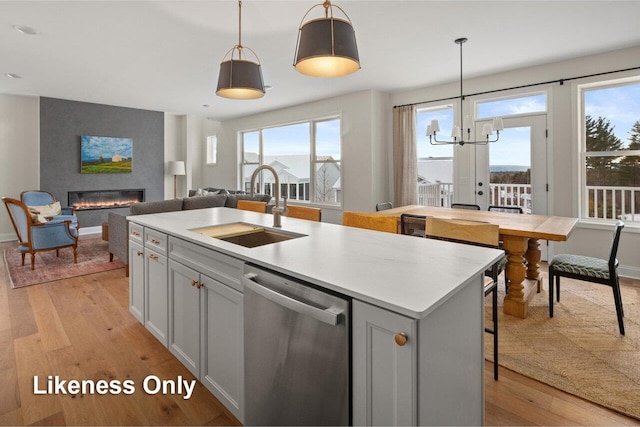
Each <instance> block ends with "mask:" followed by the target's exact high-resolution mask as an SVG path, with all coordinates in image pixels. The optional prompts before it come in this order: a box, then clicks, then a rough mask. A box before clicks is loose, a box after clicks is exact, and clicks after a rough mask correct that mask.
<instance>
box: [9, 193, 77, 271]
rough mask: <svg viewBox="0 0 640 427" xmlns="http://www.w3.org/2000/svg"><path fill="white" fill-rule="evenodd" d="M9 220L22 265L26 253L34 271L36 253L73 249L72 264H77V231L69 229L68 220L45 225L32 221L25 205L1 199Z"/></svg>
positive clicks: (48, 222) (53, 221)
mask: <svg viewBox="0 0 640 427" xmlns="http://www.w3.org/2000/svg"><path fill="white" fill-rule="evenodd" d="M2 201H3V202H4V204H5V206H6V208H7V212H8V213H9V218H10V219H11V223H12V224H13V228H14V229H15V231H16V235H17V236H18V245H19V247H18V249H19V251H20V253H21V255H22V265H24V258H25V255H26V254H27V253H29V254H31V269H32V270H34V269H35V262H36V253H37V252H43V251H50V250H54V249H55V251H56V256H57V255H59V250H60V249H62V248H73V262H74V263H75V264H77V263H78V230H77V228H73V227H71V221H70V220H65V221H62V220H56V219H54V220H51V221H47V222H45V223H37V222H35V221H34V219H33V217H32V215H31V213H30V212H29V208H28V207H27V205H25V204H24V203H22V202H21V201H19V200H16V199H11V198H9V197H3V198H2Z"/></svg>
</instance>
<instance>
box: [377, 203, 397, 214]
mask: <svg viewBox="0 0 640 427" xmlns="http://www.w3.org/2000/svg"><path fill="white" fill-rule="evenodd" d="M391 208H393V203H391V202H380V203H376V212H379V211H385V210H387V209H391Z"/></svg>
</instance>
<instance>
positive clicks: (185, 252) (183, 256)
mask: <svg viewBox="0 0 640 427" xmlns="http://www.w3.org/2000/svg"><path fill="white" fill-rule="evenodd" d="M168 250H169V258H171V259H173V260H176V261H178V262H179V263H181V264H184V265H186V266H188V267H191V268H193V269H194V270H197V271H199V272H200V273H202V274H205V275H207V276H209V277H211V278H213V279H216V280H219V281H220V282H222V283H224V284H225V285H227V286H230V287H232V288H233V289H235V290H237V291H240V292H242V285H241V283H240V276H241V275H242V266H243V261H241V260H239V259H237V258H233V257H230V256H228V255H224V254H221V253H219V252H216V251H214V250H211V249H207V248H204V247H202V246H199V245H196V244H193V243H190V242H187V241H185V240H182V239H178V238H176V237H173V236H169V249H168Z"/></svg>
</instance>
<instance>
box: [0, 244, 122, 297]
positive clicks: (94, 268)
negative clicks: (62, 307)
mask: <svg viewBox="0 0 640 427" xmlns="http://www.w3.org/2000/svg"><path fill="white" fill-rule="evenodd" d="M30 257H31V256H30V255H29V254H27V256H26V258H25V265H24V266H23V265H21V263H22V261H21V255H20V252H18V249H17V247H16V248H11V249H6V250H5V251H4V260H5V264H6V266H7V271H8V272H9V280H10V283H11V287H12V288H21V287H23V286H29V285H36V284H39V283H46V282H52V281H54V280H61V279H68V278H70V277H77V276H83V275H85V274H92V273H99V272H101V271H107V270H114V269H117V268H123V267H124V266H125V264H124V263H123V262H122V261H119V260H115V259H114V261H113V262H109V242H106V241H104V240H102V239H100V238H85V239H82V238H81V239H80V240H79V241H78V263H77V264H74V263H73V250H72V249H71V248H65V249H61V250H60V256H59V257H56V251H46V252H40V253H38V254H36V265H35V270H31V259H30Z"/></svg>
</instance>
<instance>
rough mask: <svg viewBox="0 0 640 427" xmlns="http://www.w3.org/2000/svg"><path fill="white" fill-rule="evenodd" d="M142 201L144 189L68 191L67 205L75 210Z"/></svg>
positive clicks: (102, 207)
mask: <svg viewBox="0 0 640 427" xmlns="http://www.w3.org/2000/svg"><path fill="white" fill-rule="evenodd" d="M137 202H144V189H138V190H93V191H69V193H68V206H69V207H72V208H76V210H93V209H113V208H124V207H127V206H131V205H132V204H134V203H137Z"/></svg>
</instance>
